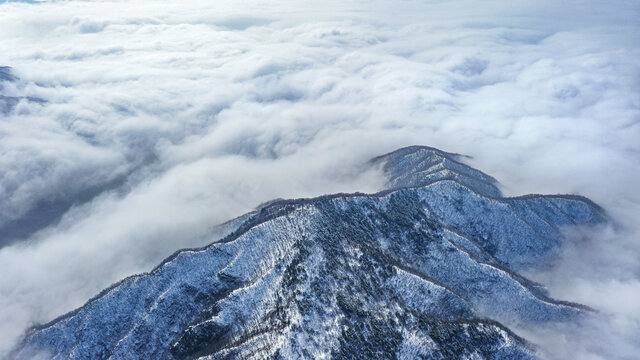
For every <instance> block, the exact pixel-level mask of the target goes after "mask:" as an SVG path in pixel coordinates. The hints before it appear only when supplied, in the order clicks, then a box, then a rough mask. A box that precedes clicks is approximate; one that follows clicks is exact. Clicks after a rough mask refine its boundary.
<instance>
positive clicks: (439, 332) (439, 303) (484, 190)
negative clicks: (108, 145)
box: [10, 146, 607, 359]
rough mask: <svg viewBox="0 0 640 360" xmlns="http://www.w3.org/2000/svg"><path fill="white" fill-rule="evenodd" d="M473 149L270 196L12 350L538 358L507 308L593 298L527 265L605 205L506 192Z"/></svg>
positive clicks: (555, 311)
mask: <svg viewBox="0 0 640 360" xmlns="http://www.w3.org/2000/svg"><path fill="white" fill-rule="evenodd" d="M462 161H463V158H462V157H461V156H460V155H457V154H450V153H445V152H442V151H440V150H437V149H434V148H429V147H419V146H415V147H408V148H403V149H400V150H397V151H395V152H393V153H390V154H387V155H383V156H381V157H378V158H375V159H373V160H372V161H371V166H378V167H381V169H382V171H384V173H385V174H386V175H387V178H388V187H387V190H384V191H382V192H379V193H376V194H361V193H356V194H335V195H327V196H322V197H318V198H312V199H296V200H278V201H274V202H271V203H268V204H265V205H264V206H262V207H261V208H259V209H258V210H257V211H256V212H254V213H251V214H248V215H246V216H243V217H240V218H239V219H238V220H236V221H235V222H234V223H232V224H234V225H233V226H235V227H236V228H235V230H233V231H232V232H231V233H230V235H228V236H227V237H225V238H224V239H222V240H220V241H217V242H214V243H212V244H210V245H208V246H206V247H204V248H199V249H185V250H180V251H178V252H176V253H175V254H173V255H172V256H170V257H169V258H167V259H166V260H165V261H163V262H162V263H161V264H160V265H159V266H157V267H156V268H155V269H154V270H152V271H151V272H149V273H146V274H141V275H137V276H132V277H129V278H126V279H124V280H122V281H121V282H119V283H117V284H114V285H113V286H111V287H110V288H108V289H105V290H104V291H103V292H101V293H100V294H99V295H97V296H96V297H95V298H93V299H91V300H90V301H88V302H87V303H86V304H85V305H84V306H83V307H81V308H79V309H77V310H75V311H72V312H71V313H68V314H66V315H63V316H61V317H60V318H58V319H56V320H54V321H52V322H50V323H48V324H45V325H41V326H37V327H34V328H32V329H31V330H30V331H29V332H28V333H27V334H26V335H25V337H24V339H23V340H22V342H21V343H20V344H19V345H18V346H17V347H16V349H14V351H13V352H12V354H11V355H10V357H11V358H13V359H30V358H33V357H35V356H43V357H45V358H54V359H196V358H198V359H229V358H233V359H235V358H238V359H247V358H252V359H265V358H271V359H280V358H283V359H295V358H337V359H353V358H361V359H395V358H402V359H415V358H429V359H430V358H446V359H450V358H452V359H453V358H473V359H484V358H486V359H529V358H535V348H534V347H533V346H532V345H530V344H529V343H527V341H526V340H524V339H522V338H520V337H518V336H517V335H515V334H514V333H513V332H512V331H510V330H509V329H508V328H506V327H505V326H503V325H501V324H500V323H499V322H498V321H500V320H502V319H509V322H510V323H521V324H527V323H540V322H558V321H573V320H575V319H576V318H579V317H581V316H584V315H585V314H587V313H589V311H590V310H589V309H587V308H586V307H584V306H581V305H578V304H573V303H568V302H563V301H558V300H554V299H551V298H549V297H548V296H547V294H546V293H545V291H544V289H543V288H542V287H541V286H540V285H538V284H536V283H534V282H532V281H529V280H527V279H526V278H524V277H523V276H521V275H519V273H518V272H520V271H521V270H524V269H528V268H531V267H532V266H540V265H542V264H544V263H545V261H548V260H549V256H550V255H551V251H552V250H553V249H554V248H556V247H558V246H559V245H560V244H561V242H562V232H561V230H562V228H563V227H564V226H573V225H589V224H597V223H602V222H606V221H607V219H606V216H605V215H604V213H603V211H602V210H601V209H600V208H599V207H598V206H597V205H595V204H594V203H592V202H591V201H589V200H588V199H585V198H582V197H579V196H567V195H554V196H545V195H528V196H523V197H516V198H505V197H502V195H501V192H500V190H499V189H498V187H497V182H496V180H495V179H493V178H492V177H490V176H488V175H486V174H484V173H482V172H480V171H478V170H475V169H473V168H471V167H469V166H467V165H465V164H464V163H463V162H462ZM227 226H229V225H228V224H227Z"/></svg>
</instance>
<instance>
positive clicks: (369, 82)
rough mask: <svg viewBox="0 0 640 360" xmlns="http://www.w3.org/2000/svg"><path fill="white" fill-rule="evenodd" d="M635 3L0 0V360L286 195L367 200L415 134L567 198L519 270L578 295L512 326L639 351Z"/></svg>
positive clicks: (527, 189)
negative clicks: (573, 216)
mask: <svg viewBox="0 0 640 360" xmlns="http://www.w3.org/2000/svg"><path fill="white" fill-rule="evenodd" d="M639 15H640V4H639V3H637V2H635V1H622V0H614V1H608V2H605V1H595V0H588V1H573V0H569V1H563V2H561V3H559V2H557V1H546V0H542V1H537V0H536V1H519V0H518V1H509V2H507V1H473V2H472V1H414V0H407V1H378V0H374V1H323V2H311V1H306V0H304V1H289V0H278V1H269V2H266V1H259V0H250V1H242V2H239V1H229V0H223V1H216V2H210V3H204V2H200V1H191V0H187V1H180V2H164V1H153V2H152V1H51V2H49V1H44V2H33V3H29V2H3V3H0V66H3V67H1V68H0V274H2V276H1V277H0V357H3V356H4V355H5V354H7V352H8V351H9V349H10V348H12V347H14V346H15V344H16V342H17V341H18V339H19V337H20V336H22V334H23V333H24V331H25V330H26V329H27V328H28V327H29V326H31V325H34V324H42V323H46V322H49V321H51V320H53V319H54V318H56V317H57V316H59V315H61V314H63V313H66V312H68V311H71V310H73V309H75V308H77V307H79V306H82V305H83V304H84V303H85V302H86V301H87V300H88V299H90V298H91V297H93V296H95V295H96V294H98V293H99V292H100V291H101V290H102V289H104V288H106V287H108V286H109V285H110V284H112V283H114V282H117V281H119V280H121V279H122V278H124V277H126V276H129V275H132V274H136V273H141V272H145V271H149V270H151V269H152V268H154V267H155V266H156V265H158V264H159V263H160V262H161V261H162V260H163V259H164V258H166V257H167V256H169V255H171V254H172V253H174V252H175V251H176V250H178V249H182V248H187V247H199V246H204V245H207V244H209V243H211V242H213V241H215V240H216V239H219V238H220V237H223V236H225V235H226V230H227V229H225V228H224V227H223V228H220V227H216V225H218V224H221V223H224V222H225V221H228V220H230V219H233V218H235V217H237V216H240V215H242V214H244V213H247V212H249V211H251V210H253V209H254V208H256V207H257V206H259V205H260V204H262V203H265V202H268V201H271V200H273V199H277V198H284V199H289V198H300V197H314V196H320V195H324V194H331V193H338V192H356V191H358V192H365V193H374V192H377V191H380V190H382V189H383V188H384V186H385V184H386V178H385V176H384V174H383V173H382V171H381V170H380V169H378V168H371V167H369V166H367V162H368V161H369V159H371V158H373V157H375V156H378V155H381V154H383V153H385V152H389V151H392V150H395V149H397V148H400V147H403V146H408V145H413V144H425V145H429V146H434V147H437V148H440V149H442V150H445V151H450V152H456V153H461V154H465V155H469V156H471V158H467V159H466V160H464V161H465V162H466V163H467V164H469V165H472V166H474V167H476V168H478V169H481V170H482V171H484V172H486V173H487V174H489V175H491V176H493V177H495V178H496V179H498V180H499V181H500V183H499V184H498V187H499V188H500V190H501V191H502V192H503V193H504V194H505V195H509V196H515V195H522V194H527V193H550V194H554V193H566V194H579V195H583V196H586V197H588V198H590V199H591V200H593V201H595V202H596V203H597V204H599V205H600V206H602V207H603V209H604V210H605V211H606V213H607V215H608V216H609V218H610V219H611V220H612V223H613V224H612V225H609V226H602V227H601V228H598V229H594V228H592V227H589V228H588V229H582V228H580V227H573V228H571V229H569V230H567V233H566V234H565V235H566V236H565V238H566V239H567V240H566V242H565V244H564V245H563V247H562V248H560V249H559V250H557V252H558V254H557V255H558V256H557V258H556V260H554V262H553V264H552V265H551V266H547V267H545V268H543V269H540V268H537V269H534V270H531V271H530V272H527V273H526V276H527V277H528V278H531V279H533V280H536V281H538V282H540V283H542V284H544V285H546V286H547V287H548V288H549V294H550V296H552V297H553V298H558V299H562V300H567V301H574V302H577V303H581V304H585V305H587V306H590V307H592V308H594V309H595V310H597V311H598V315H597V320H590V321H591V322H590V323H589V324H586V325H585V324H581V325H579V326H576V325H572V324H564V325H539V326H536V327H531V326H524V327H522V328H519V327H513V328H512V330H514V331H515V333H516V334H517V335H519V336H523V337H524V338H526V339H528V340H530V341H532V342H533V343H536V344H538V345H540V347H541V349H543V351H544V354H543V356H545V357H547V358H551V359H562V358H566V357H568V356H572V357H577V358H581V359H611V358H616V359H631V358H633V357H634V356H635V354H637V353H638V352H639V351H640V344H638V341H637V339H638V338H640V308H638V306H636V304H637V301H638V300H639V299H640V257H639V255H640V192H638V190H637V186H638V184H640V125H639V124H640V96H639V94H640V82H639V81H638V79H640V63H638V61H637V59H638V58H639V56H640V43H639V41H638V36H639V35H640V20H638V19H640V16H639Z"/></svg>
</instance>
